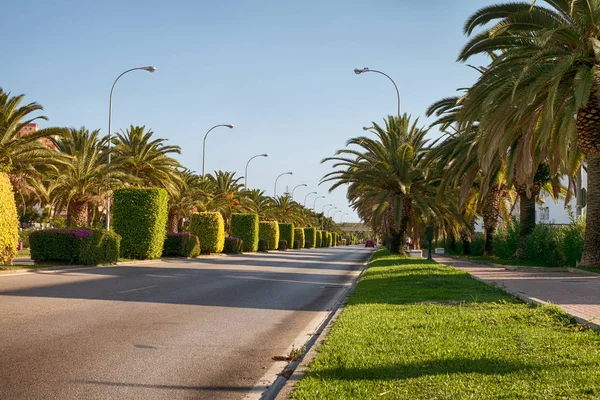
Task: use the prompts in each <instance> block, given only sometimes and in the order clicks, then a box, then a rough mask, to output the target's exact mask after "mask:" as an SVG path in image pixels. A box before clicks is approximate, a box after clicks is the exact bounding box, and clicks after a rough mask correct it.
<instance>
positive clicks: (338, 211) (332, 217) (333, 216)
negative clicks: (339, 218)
mask: <svg viewBox="0 0 600 400" xmlns="http://www.w3.org/2000/svg"><path fill="white" fill-rule="evenodd" d="M341 212H342V210H337V211H336V212H334V213H333V215H332V216H331V220H332V221H333V219H334V218H335V216H336V215H337V213H341Z"/></svg>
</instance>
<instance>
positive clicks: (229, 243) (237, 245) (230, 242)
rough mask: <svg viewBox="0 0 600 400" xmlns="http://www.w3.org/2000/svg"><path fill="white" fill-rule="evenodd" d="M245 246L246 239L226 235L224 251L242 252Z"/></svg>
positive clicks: (227, 252) (228, 252)
mask: <svg viewBox="0 0 600 400" xmlns="http://www.w3.org/2000/svg"><path fill="white" fill-rule="evenodd" d="M243 248H244V241H243V240H242V239H240V238H235V237H231V236H229V237H226V238H225V247H224V248H223V253H225V254H241V253H242V251H243Z"/></svg>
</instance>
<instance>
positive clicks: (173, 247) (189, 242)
mask: <svg viewBox="0 0 600 400" xmlns="http://www.w3.org/2000/svg"><path fill="white" fill-rule="evenodd" d="M199 254H200V241H199V240H198V236H196V235H193V234H191V233H168V234H167V237H166V238H165V245H164V247H163V252H162V255H163V256H175V257H196V256H198V255H199Z"/></svg>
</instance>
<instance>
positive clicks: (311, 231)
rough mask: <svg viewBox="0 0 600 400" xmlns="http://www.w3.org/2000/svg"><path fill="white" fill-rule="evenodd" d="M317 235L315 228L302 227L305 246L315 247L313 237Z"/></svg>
mask: <svg viewBox="0 0 600 400" xmlns="http://www.w3.org/2000/svg"><path fill="white" fill-rule="evenodd" d="M316 237H317V228H314V227H312V228H304V241H305V242H306V248H308V249H312V248H314V247H315V239H316Z"/></svg>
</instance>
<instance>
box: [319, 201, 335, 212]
mask: <svg viewBox="0 0 600 400" xmlns="http://www.w3.org/2000/svg"><path fill="white" fill-rule="evenodd" d="M332 205H333V204H331V203H329V204H325V205H324V206H323V208H321V214H325V207H327V206H332Z"/></svg>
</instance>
